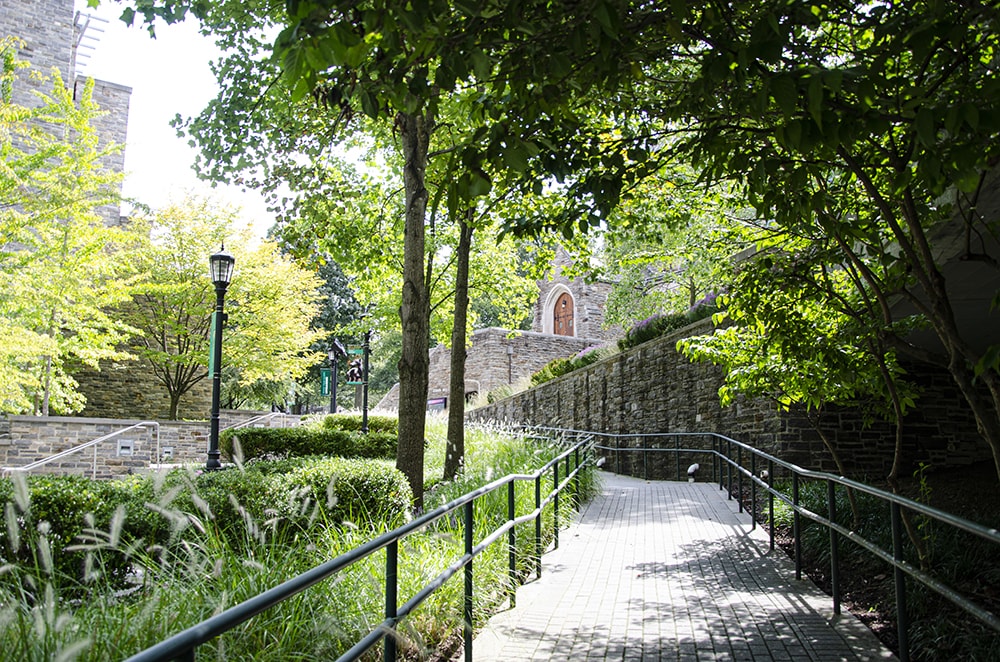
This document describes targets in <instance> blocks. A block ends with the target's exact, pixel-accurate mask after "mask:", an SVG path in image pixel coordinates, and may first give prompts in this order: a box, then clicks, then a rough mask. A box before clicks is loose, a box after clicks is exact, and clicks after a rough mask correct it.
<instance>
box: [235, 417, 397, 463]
mask: <svg viewBox="0 0 1000 662" xmlns="http://www.w3.org/2000/svg"><path fill="white" fill-rule="evenodd" d="M234 439H236V440H238V441H239V447H240V454H241V457H242V461H243V462H248V461H250V460H255V459H260V458H272V459H273V458H283V457H306V456H310V455H329V456H336V457H362V458H379V459H389V458H393V457H395V456H396V445H397V435H396V432H395V431H392V432H386V431H372V432H369V433H368V434H364V433H362V432H359V431H349V430H339V429H330V428H327V427H326V426H325V425H324V426H323V427H319V426H300V427H295V428H240V429H238V430H228V431H226V432H224V433H223V434H222V435H221V437H220V439H219V447H220V450H221V451H222V454H223V456H224V457H226V458H228V459H230V460H232V459H233V458H234V456H235V455H236V453H235V444H234V442H233V440H234Z"/></svg>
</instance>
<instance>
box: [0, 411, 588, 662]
mask: <svg viewBox="0 0 1000 662" xmlns="http://www.w3.org/2000/svg"><path fill="white" fill-rule="evenodd" d="M428 436H429V438H430V440H431V448H430V449H429V457H430V458H431V462H429V463H428V470H429V472H430V473H431V474H433V475H435V476H440V475H441V466H442V463H443V460H444V448H445V438H444V437H445V435H444V426H443V425H442V424H441V421H437V420H433V419H432V422H431V425H430V426H429V429H428ZM468 439H469V442H470V446H469V454H468V455H467V460H468V461H467V463H466V465H465V471H464V472H463V474H462V476H461V482H458V481H456V482H454V483H449V484H448V485H442V486H441V487H440V489H439V491H437V492H436V493H435V494H436V495H440V498H442V499H450V498H451V496H450V494H456V495H457V493H456V492H448V490H463V491H466V490H468V489H472V488H474V487H478V486H480V485H482V484H483V483H485V482H489V481H490V480H492V479H493V478H495V477H496V475H497V473H498V472H513V473H526V472H529V471H532V470H534V469H536V468H538V467H539V466H540V465H541V464H543V463H544V462H546V461H547V460H548V459H549V458H551V457H552V456H553V455H554V454H555V453H556V452H558V450H557V448H556V447H554V446H549V445H537V444H535V443H526V442H524V441H520V440H517V439H516V438H513V437H509V436H507V435H498V434H495V433H489V432H485V431H482V430H470V431H469V435H468ZM82 485H83V483H82V482H81V486H82ZM108 485H114V487H113V488H112V489H111V492H110V494H113V495H115V496H113V497H109V502H110V503H109V508H111V509H112V510H114V507H112V504H115V505H117V504H121V503H122V501H127V500H129V499H131V500H133V501H134V502H135V503H137V504H139V507H142V508H145V509H146V510H147V511H148V512H149V513H152V514H153V516H154V517H157V518H159V519H161V520H162V521H163V522H164V527H163V530H162V531H161V532H160V533H159V534H158V535H157V537H152V536H151V537H149V538H147V539H146V540H145V542H143V543H142V544H136V543H134V542H132V543H127V542H125V539H126V537H127V535H128V532H129V531H131V530H132V528H131V527H132V526H133V525H134V522H133V517H132V515H131V512H132V511H131V506H130V505H128V504H126V506H125V510H128V512H129V513H130V514H128V515H125V516H124V518H121V517H119V518H118V519H114V516H113V520H112V522H111V523H110V524H109V525H107V527H102V528H94V529H92V530H90V531H89V532H87V533H86V535H85V537H84V538H83V539H79V540H78V542H77V544H76V547H77V548H78V549H76V550H75V552H79V553H82V554H83V555H84V557H85V558H84V560H85V562H84V566H85V567H86V568H88V569H89V570H88V572H89V575H88V577H89V580H88V582H87V583H83V582H81V581H75V582H72V581H71V580H70V578H68V577H55V576H53V575H52V573H49V572H47V571H46V570H45V568H44V567H43V564H42V563H37V562H36V559H40V560H42V559H44V558H45V557H46V554H47V552H45V551H44V550H43V548H44V543H42V542H41V537H40V536H39V537H38V538H37V539H36V541H37V542H38V543H39V545H37V546H36V547H34V548H32V551H31V552H30V553H29V554H27V555H26V556H25V557H24V560H23V562H22V561H21V560H12V559H9V558H5V559H4V560H3V569H4V572H3V573H0V603H2V605H3V610H2V612H0V613H2V616H3V617H2V618H0V648H2V650H3V651H4V654H5V655H6V656H8V657H10V658H11V659H18V660H39V661H41V660H51V659H70V658H73V659H79V660H88V661H90V660H93V661H94V662H96V661H97V660H105V659H119V658H121V657H123V656H127V655H130V654H133V653H136V652H138V651H140V650H142V649H145V648H147V647H150V646H152V645H154V644H156V643H158V642H159V641H161V640H163V639H165V638H166V637H168V636H170V635H171V634H174V633H176V632H179V631H181V630H183V629H185V628H188V627H191V626H193V625H195V624H196V623H199V622H201V621H203V620H205V619H207V618H209V617H211V616H213V615H215V614H218V613H219V612H221V611H223V610H224V609H226V608H229V607H231V606H233V605H234V604H237V603H240V602H243V601H245V600H248V599H250V598H252V597H255V596H257V595H259V594H260V593H262V592H263V591H265V590H267V589H270V588H273V587H274V586H277V585H278V584H281V583H282V582H284V581H286V580H288V579H291V578H292V577H294V576H297V575H299V574H301V573H303V572H305V571H307V570H310V569H312V568H314V567H316V566H317V565H319V564H321V563H323V562H326V561H328V560H330V559H332V558H336V557H338V556H340V555H342V554H345V553H347V552H348V551H350V550H352V549H354V548H356V547H357V546H359V545H361V544H362V543H364V542H365V541H367V540H370V539H371V538H372V537H374V536H376V535H378V534H379V533H381V532H383V531H384V530H386V529H387V528H388V527H391V526H395V525H397V524H400V523H402V521H403V518H405V517H406V511H407V506H408V505H409V499H410V494H409V488H408V484H407V482H406V481H405V479H403V478H402V476H401V475H400V474H399V473H398V472H397V471H395V470H394V469H393V468H392V467H391V466H390V464H389V463H387V462H374V461H364V462H362V461H359V460H343V459H335V458H291V459H287V460H282V461H278V462H254V463H251V464H250V465H248V466H246V467H245V470H242V471H241V470H236V469H228V470H223V471H216V472H210V473H205V474H197V473H194V472H186V471H174V472H170V473H169V474H166V475H160V476H156V477H135V476H133V477H129V478H128V479H127V480H126V481H124V482H119V481H111V482H110V483H108ZM532 488H533V485H532V484H531V482H530V481H529V482H527V483H525V489H524V490H519V491H518V495H517V500H518V501H517V502H518V504H519V505H518V508H519V509H521V510H520V512H527V511H529V510H531V509H532V508H533V489H532ZM592 489H593V474H592V473H590V474H584V476H582V478H581V482H580V490H579V491H576V490H574V494H575V495H577V496H578V497H582V496H584V495H585V494H586V493H587V492H588V491H590V490H592ZM16 491H17V490H16V486H15V485H14V484H13V482H12V481H7V480H4V481H0V496H2V499H0V501H6V500H8V499H10V498H12V497H13V496H14V494H15V492H16ZM67 498H69V496H68V495H67ZM434 498H435V499H437V498H438V497H437V496H435V497H434ZM17 499H20V500H21V503H22V504H23V506H24V507H23V508H22V509H21V510H24V511H31V509H32V508H33V506H32V505H31V495H30V492H25V493H23V494H21V495H20V496H18V497H17V498H16V499H14V501H17ZM573 501H574V499H570V498H566V499H561V500H560V507H561V508H563V509H565V510H564V512H563V513H561V514H560V520H561V521H563V522H566V521H569V519H570V516H571V515H572V512H571V511H572V502H573ZM145 504H149V505H148V506H146V505H145ZM13 507H14V508H21V506H17V505H14V506H13ZM506 508H507V504H506V498H505V494H500V495H499V498H497V499H489V500H484V501H482V502H480V504H479V505H478V507H477V521H478V522H480V523H481V524H482V525H483V526H487V525H489V524H490V523H491V522H495V521H499V520H500V519H503V518H504V517H505V516H506ZM19 512H20V511H19ZM376 517H377V518H378V519H379V521H378V522H374V523H373V521H372V519H373V518H376ZM64 519H65V520H66V521H71V520H73V519H74V518H73V517H72V516H71V515H70V514H68V513H67V515H66V517H65V518H64ZM543 521H544V528H543V540H542V544H543V545H544V546H547V545H548V544H549V543H550V542H551V538H552V522H553V512H552V506H551V505H550V506H549V507H547V508H546V509H545V512H544V514H543ZM344 522H350V523H351V524H349V525H343V523H344ZM521 526H522V528H523V533H522V534H521V535H518V544H517V550H516V559H517V563H518V567H519V572H520V573H521V576H522V577H524V576H527V573H528V571H529V569H530V567H531V566H530V565H529V563H530V562H531V555H532V554H533V549H534V540H533V537H532V530H533V525H532V524H531V523H527V524H524V525H521ZM460 527H461V523H460V521H455V522H451V521H449V520H445V521H444V522H442V524H441V525H440V526H439V527H438V528H437V529H436V530H433V531H428V532H421V533H415V534H412V535H410V536H408V537H407V538H406V539H405V540H404V541H403V543H402V544H401V545H400V572H399V592H400V595H413V594H415V593H416V592H417V591H418V590H420V589H422V588H423V587H424V586H425V585H426V584H427V583H428V582H429V581H430V580H431V579H432V578H433V577H434V576H435V575H436V574H437V573H438V572H440V571H441V569H442V567H443V566H444V565H447V564H449V563H452V562H454V560H455V559H457V558H459V557H460V556H461V555H462V554H463V553H464V549H463V547H462V542H461V540H462V536H461V530H460ZM481 533H482V531H481V530H480V529H478V528H477V535H478V534H481ZM65 551H66V550H65V548H64V549H63V550H62V552H59V551H57V550H53V553H54V554H60V553H65ZM122 566H125V567H128V569H129V570H131V572H130V573H128V575H127V577H126V578H124V581H116V582H110V581H107V580H108V579H109V578H110V575H111V569H112V568H114V567H122ZM383 573H384V563H383V562H382V560H380V558H379V556H378V555H373V556H372V557H369V558H368V559H364V560H362V561H360V562H358V563H357V564H355V565H353V566H351V567H350V568H347V569H344V570H342V571H340V572H339V573H338V574H337V575H336V576H335V577H333V578H331V579H328V580H326V581H323V582H320V583H318V584H316V585H315V586H313V587H311V588H310V589H309V590H308V591H307V592H306V593H305V594H303V595H302V596H300V597H296V598H292V599H290V600H288V601H286V602H284V603H282V604H281V605H279V606H277V607H275V608H273V609H269V610H267V611H265V612H263V613H261V614H259V615H258V616H256V617H255V618H254V620H253V623H252V624H251V625H247V626H246V627H238V628H236V629H235V630H233V631H232V632H230V633H228V634H226V635H223V636H222V637H220V638H219V639H216V640H213V641H211V642H207V643H206V644H204V645H203V652H206V653H211V654H212V655H217V656H220V657H226V658H227V659H232V658H251V657H252V658H253V659H262V660H275V661H277V660H288V659H300V658H303V657H310V658H316V659H335V658H336V657H338V656H340V655H341V654H343V653H344V651H346V650H347V649H348V648H349V647H350V646H351V645H352V644H353V643H354V642H355V641H357V640H358V639H360V638H361V637H362V636H364V635H365V634H367V633H368V632H369V631H370V629H371V624H372V623H377V622H379V621H380V620H381V618H382V616H381V614H382V609H383V601H384V596H383V586H384V575H383ZM476 581H477V584H479V585H480V586H481V590H477V601H476V605H475V609H476V612H475V618H476V619H477V622H483V621H484V620H485V619H486V618H487V617H488V615H489V614H490V613H491V612H492V611H494V610H495V609H497V608H498V606H499V605H500V604H501V603H502V601H503V599H504V598H505V593H506V590H507V587H508V584H507V581H508V579H507V548H506V546H505V545H502V544H495V545H492V546H490V547H489V548H488V549H487V550H486V551H485V552H484V554H482V555H480V556H478V557H477V560H476ZM123 588H124V590H122V589H123ZM462 604H463V603H462V584H461V581H460V579H456V580H452V581H449V582H447V583H446V584H445V586H444V587H442V589H441V590H440V591H438V592H436V593H435V594H434V595H432V596H431V597H430V598H429V599H428V602H427V603H426V605H425V606H424V607H422V608H421V610H420V611H419V612H418V613H416V614H414V615H412V616H411V617H410V618H408V619H406V621H405V624H404V627H403V628H401V633H402V634H403V637H402V638H401V640H400V646H401V649H405V650H406V651H407V654H408V655H410V654H412V655H417V654H418V653H420V654H428V653H429V651H431V650H433V649H434V648H436V647H437V645H438V644H439V643H441V642H442V641H444V640H446V639H448V638H449V637H450V636H451V635H452V634H453V633H454V632H455V631H456V630H457V629H460V627H461V618H462V613H463V609H462ZM275 633H280V636H279V637H275V636H274V635H275Z"/></svg>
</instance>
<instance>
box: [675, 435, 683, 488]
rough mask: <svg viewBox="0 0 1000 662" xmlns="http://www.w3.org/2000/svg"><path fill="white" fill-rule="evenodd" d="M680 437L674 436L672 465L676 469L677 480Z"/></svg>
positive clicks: (679, 474) (679, 463)
mask: <svg viewBox="0 0 1000 662" xmlns="http://www.w3.org/2000/svg"><path fill="white" fill-rule="evenodd" d="M680 441H681V440H680V437H674V467H675V468H676V469H677V482H680V480H681V444H680Z"/></svg>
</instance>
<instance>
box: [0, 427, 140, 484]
mask: <svg viewBox="0 0 1000 662" xmlns="http://www.w3.org/2000/svg"><path fill="white" fill-rule="evenodd" d="M146 426H152V427H153V436H154V438H155V440H156V457H159V456H160V424H159V423H158V422H156V421H141V422H139V423H135V424H133V425H130V426H128V427H126V428H122V429H121V430H115V431H114V432H110V433H108V434H106V435H103V436H101V437H98V438H96V439H91V440H90V441H87V442H84V443H82V444H80V445H79V446H73V447H72V448H67V449H66V450H64V451H60V452H58V453H56V454H55V455H50V456H49V457H46V458H42V459H41V460H35V461H34V462H31V463H29V464H26V465H24V466H21V467H2V468H0V475H8V474H10V473H14V472H18V471H21V472H25V473H27V472H29V471H32V470H34V469H37V468H38V467H42V466H45V465H46V464H49V463H50V462H55V461H56V460H61V459H62V458H64V457H67V456H69V455H73V454H74V453H79V452H80V451H84V450H86V449H88V448H93V449H94V463H93V467H92V469H91V475H92V477H96V476H97V446H98V445H99V444H101V443H103V442H105V441H107V440H108V439H112V438H114V437H117V436H118V435H120V434H124V433H126V432H128V431H129V430H134V429H136V428H140V427H146Z"/></svg>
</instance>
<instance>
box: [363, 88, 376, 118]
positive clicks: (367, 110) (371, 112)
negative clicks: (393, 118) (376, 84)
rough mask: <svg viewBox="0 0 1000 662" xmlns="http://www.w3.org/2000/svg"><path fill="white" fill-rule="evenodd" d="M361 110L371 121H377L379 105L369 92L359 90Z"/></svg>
mask: <svg viewBox="0 0 1000 662" xmlns="http://www.w3.org/2000/svg"><path fill="white" fill-rule="evenodd" d="M361 110H362V112H364V114H365V115H367V116H368V117H370V118H372V119H377V118H378V114H379V103H378V99H377V98H376V97H375V95H374V94H373V93H372V92H371V90H368V89H363V90H361Z"/></svg>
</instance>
